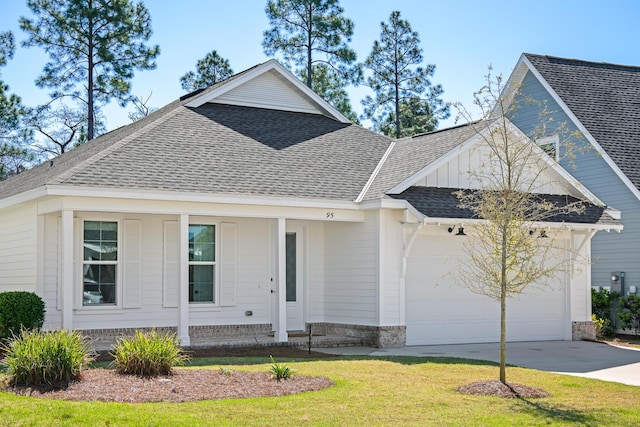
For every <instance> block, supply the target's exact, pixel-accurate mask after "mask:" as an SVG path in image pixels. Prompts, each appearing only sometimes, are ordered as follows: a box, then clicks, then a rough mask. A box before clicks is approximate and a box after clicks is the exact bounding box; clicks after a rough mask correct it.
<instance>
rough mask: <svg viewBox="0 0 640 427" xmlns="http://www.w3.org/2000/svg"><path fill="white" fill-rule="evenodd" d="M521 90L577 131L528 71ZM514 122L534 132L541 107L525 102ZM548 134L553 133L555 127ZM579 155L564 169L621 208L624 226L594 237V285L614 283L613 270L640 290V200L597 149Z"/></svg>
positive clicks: (592, 251) (559, 121) (627, 283)
mask: <svg viewBox="0 0 640 427" xmlns="http://www.w3.org/2000/svg"><path fill="white" fill-rule="evenodd" d="M521 90H522V92H523V94H524V95H525V96H530V97H531V98H533V99H535V100H539V101H542V102H545V103H546V105H547V110H548V111H550V112H553V113H552V114H551V117H552V118H553V123H557V124H559V123H566V124H567V126H568V129H567V130H568V131H569V132H573V131H577V130H578V129H577V127H576V126H575V125H574V123H573V122H572V121H571V120H570V118H569V117H568V116H567V115H566V114H565V113H564V112H563V111H562V110H561V108H560V106H559V105H558V104H557V103H556V102H555V100H554V99H553V98H552V97H551V95H549V93H548V92H547V91H546V89H545V88H544V87H543V86H542V84H540V82H539V81H538V80H537V79H536V78H535V77H534V76H533V75H532V74H531V73H529V72H528V73H527V75H526V76H525V78H524V80H523V84H522V88H521ZM513 122H514V124H515V125H516V126H518V127H519V128H520V129H521V130H522V131H523V132H525V133H527V134H528V133H530V132H532V130H533V129H534V128H535V126H536V125H537V124H539V122H540V118H539V110H538V108H537V107H536V106H535V104H532V103H527V104H525V105H523V106H522V107H521V108H520V110H519V111H518V115H517V117H514V118H513ZM548 133H549V134H553V130H552V131H550V132H548ZM578 144H581V145H582V146H585V145H586V144H589V142H588V141H587V140H586V138H583V139H582V140H580V141H578ZM589 145H590V144H589ZM576 154H577V157H576V159H575V161H574V163H575V167H573V166H572V165H568V164H566V162H563V166H564V167H565V169H566V170H567V171H568V172H569V173H570V174H572V175H573V176H574V177H576V178H577V179H578V180H579V181H580V182H581V183H582V184H583V185H584V186H585V187H587V188H588V189H589V190H590V191H591V192H592V193H594V194H595V195H596V197H598V198H599V199H600V200H602V201H603V202H604V203H605V204H606V205H607V206H611V207H613V208H615V209H618V210H620V212H621V213H622V218H621V222H622V224H623V225H624V230H622V232H620V233H618V232H610V233H608V232H604V231H599V232H598V233H596V235H595V236H594V237H593V239H592V242H591V261H592V265H591V285H592V286H608V285H610V284H611V279H610V278H611V273H612V272H615V271H623V272H625V285H626V287H627V289H628V286H629V285H635V286H636V287H638V288H639V289H640V201H639V200H638V199H637V198H636V197H635V196H634V195H633V193H631V191H630V190H629V189H628V188H627V186H626V185H625V184H624V183H623V182H622V181H621V180H620V177H618V176H617V175H616V173H615V172H614V171H613V170H612V169H611V168H610V167H609V165H608V164H607V163H606V162H605V160H604V159H603V158H602V156H601V155H599V154H598V153H597V152H596V151H595V149H589V150H587V151H585V152H583V153H576Z"/></svg>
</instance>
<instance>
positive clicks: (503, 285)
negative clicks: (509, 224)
mask: <svg viewBox="0 0 640 427" xmlns="http://www.w3.org/2000/svg"><path fill="white" fill-rule="evenodd" d="M501 255H502V257H501V258H502V259H501V261H502V269H501V272H500V276H501V277H500V382H501V383H502V384H506V383H507V230H505V229H503V230H502V254H501Z"/></svg>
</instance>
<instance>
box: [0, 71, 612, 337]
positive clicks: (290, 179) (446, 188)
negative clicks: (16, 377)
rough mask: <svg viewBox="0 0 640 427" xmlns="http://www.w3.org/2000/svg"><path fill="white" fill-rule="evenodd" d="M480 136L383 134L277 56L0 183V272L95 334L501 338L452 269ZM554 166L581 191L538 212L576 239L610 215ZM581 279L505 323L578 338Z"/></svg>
mask: <svg viewBox="0 0 640 427" xmlns="http://www.w3.org/2000/svg"><path fill="white" fill-rule="evenodd" d="M513 132H514V133H515V134H518V135H519V137H520V138H521V140H522V141H523V143H527V142H528V141H527V140H526V138H524V136H523V135H522V134H521V133H520V132H519V131H518V130H517V129H516V128H515V127H513ZM480 141H481V138H479V136H478V135H477V134H476V133H475V132H473V131H472V130H471V128H470V126H460V127H456V128H452V129H449V130H445V131H439V132H434V133H430V134H425V135H420V136H417V137H414V138H406V139H402V140H398V141H392V140H390V139H388V138H386V137H384V136H382V135H379V134H376V133H373V132H371V131H368V130H366V129H363V128H361V127H359V126H356V125H354V124H352V123H350V122H349V121H348V120H347V119H346V118H345V117H344V116H342V115H341V114H340V113H339V112H338V111H337V110H336V109H334V108H333V107H332V106H330V105H329V104H328V103H326V102H325V101H323V100H322V99H321V98H320V97H318V96H317V95H316V94H314V93H313V92H312V91H310V90H309V89H308V88H307V87H306V86H304V84H302V83H301V82H300V81H299V80H298V79H297V78H296V77H295V76H294V75H293V74H291V73H290V72H289V71H287V70H286V69H285V68H284V67H282V66H281V65H280V64H278V63H277V62H276V61H273V60H271V61H268V62H266V63H263V64H260V65H258V66H256V67H253V68H251V69H249V70H247V71H245V72H243V73H240V74H238V75H236V76H234V77H232V78H230V79H228V80H225V81H224V82H221V83H218V84H216V85H214V86H212V87H210V88H208V89H205V90H203V91H200V92H195V93H193V94H189V95H186V96H185V97H183V98H182V99H180V100H177V101H175V102H173V103H171V104H169V105H167V106H166V107H164V108H162V109H160V110H158V111H156V112H154V113H152V114H150V115H149V116H147V117H145V118H143V119H141V120H139V121H137V122H135V123H133V124H130V125H128V126H125V127H122V128H119V129H116V130H114V131H112V132H110V133H108V134H105V135H103V136H101V137H99V138H96V139H95V140H93V141H90V142H88V143H86V144H83V145H81V146H78V147H76V148H74V149H73V150H71V151H69V152H68V153H65V154H63V155H61V156H59V157H57V158H55V159H53V160H51V161H49V162H46V163H43V164H41V165H39V166H37V167H35V168H33V169H31V170H28V171H26V172H24V173H21V174H19V175H16V176H14V177H12V178H10V179H8V180H7V181H5V182H2V183H0V291H6V290H14V289H24V290H31V291H35V292H37V293H38V294H39V295H41V296H42V297H43V298H44V300H45V303H46V310H47V313H46V322H45V327H46V328H50V329H51V328H72V329H78V330H82V331H84V332H85V333H86V334H87V335H89V336H93V337H101V336H113V335H118V334H124V333H129V332H131V331H132V330H134V329H136V328H152V327H158V328H159V327H162V328H171V329H173V330H175V331H176V332H177V335H178V337H179V339H180V341H181V344H182V345H185V346H188V345H190V343H191V339H192V338H193V337H202V336H207V335H215V334H218V333H225V334H228V333H233V334H236V335H238V336H252V335H257V334H268V333H270V332H273V334H274V340H275V341H278V342H286V341H287V340H288V333H289V332H290V331H301V330H305V329H306V328H307V327H308V326H309V325H313V330H314V332H316V333H325V334H344V335H345V336H347V335H348V336H352V337H359V338H361V339H362V343H366V344H369V345H376V346H381V347H384V346H403V345H406V344H437V343H453V342H488V341H497V340H498V339H499V309H498V304H497V303H495V302H494V301H491V300H489V299H487V298H483V297H479V296H477V295H475V294H472V293H471V292H470V291H468V290H467V289H464V288H460V287H457V286H454V285H453V282H452V279H451V277H446V275H447V273H450V272H451V270H452V269H454V268H455V265H456V262H458V261H463V260H462V258H461V257H462V255H461V253H460V247H461V242H462V241H463V240H464V239H465V238H466V237H464V236H458V235H457V234H458V231H459V230H460V228H459V227H473V224H474V221H478V220H477V219H473V218H470V215H469V213H468V212H466V211H464V210H462V209H459V208H458V207H457V205H458V202H457V199H456V198H455V196H454V195H453V193H454V192H455V191H456V189H458V188H475V187H474V185H473V183H472V181H471V180H470V179H469V170H471V169H474V168H478V167H480V165H481V164H482V147H481V143H480ZM548 178H549V182H548V184H547V185H546V186H545V187H544V192H545V193H549V194H550V196H548V197H557V195H570V196H573V197H578V198H581V199H588V200H590V201H591V202H593V203H592V204H590V205H589V208H588V209H587V213H586V214H585V215H581V216H579V217H571V218H564V221H565V222H564V223H561V222H558V221H560V220H561V219H557V220H556V221H555V222H553V221H552V222H549V223H548V224H546V225H545V227H546V228H547V229H548V230H550V232H554V233H555V232H557V233H562V234H561V236H562V238H563V239H565V241H566V243H567V245H572V247H574V248H575V249H576V250H577V251H578V252H579V254H580V255H581V256H582V258H585V257H588V255H589V251H590V249H589V248H590V245H589V243H590V239H591V236H592V235H593V233H594V232H595V231H597V230H610V229H620V228H621V225H620V224H619V223H618V222H617V221H616V220H614V219H612V218H611V216H610V215H609V214H608V213H607V210H606V208H605V207H603V205H602V204H601V203H600V202H599V201H598V200H597V199H596V198H595V197H593V196H592V195H591V194H590V193H589V192H588V191H587V190H586V189H585V188H583V187H582V186H581V185H579V184H576V183H572V182H571V178H570V176H569V175H568V174H567V173H566V172H564V171H563V170H562V169H560V168H554V169H553V171H552V173H550V175H549V176H548ZM554 194H555V195H556V196H553V195H554ZM566 198H567V197H566V196H564V199H566ZM571 200H573V199H571ZM567 226H570V228H567ZM467 229H468V228H467ZM580 259H581V258H580V257H577V258H576V262H577V263H578V264H579V263H580ZM589 284H590V279H589V272H588V269H587V268H583V269H579V268H576V269H575V271H572V272H571V274H564V275H562V278H561V279H559V280H556V281H554V282H553V283H552V284H551V286H550V287H549V289H548V290H547V291H545V292H537V293H536V292H531V293H527V294H524V295H522V296H521V297H520V298H518V299H516V300H514V301H513V303H511V302H510V310H509V322H510V323H509V325H510V326H509V331H508V339H510V340H535V339H571V338H572V337H574V338H580V336H581V333H582V332H581V330H580V326H581V325H586V324H589V322H588V321H589V319H590V318H589V316H590V305H589V301H590V294H589ZM572 326H573V328H574V330H572Z"/></svg>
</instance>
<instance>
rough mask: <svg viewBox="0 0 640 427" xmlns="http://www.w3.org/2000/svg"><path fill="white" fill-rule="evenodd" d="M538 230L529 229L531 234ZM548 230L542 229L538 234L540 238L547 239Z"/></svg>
mask: <svg viewBox="0 0 640 427" xmlns="http://www.w3.org/2000/svg"><path fill="white" fill-rule="evenodd" d="M536 231H537V230H536V229H535V228H534V229H533V230H529V236H533V235H534V234H535V232H536ZM547 237H549V236H547V232H546V231H545V230H540V234H538V239H546V238H547Z"/></svg>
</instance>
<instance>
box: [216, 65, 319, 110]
mask: <svg viewBox="0 0 640 427" xmlns="http://www.w3.org/2000/svg"><path fill="white" fill-rule="evenodd" d="M214 102H217V103H221V104H232V105H248V106H251V107H261V108H271V109H283V110H291V111H301V112H306V113H315V114H318V113H320V110H319V109H318V108H317V107H316V106H315V104H313V103H311V102H309V101H308V100H306V99H305V98H304V97H302V96H300V92H299V91H297V90H296V89H294V88H293V87H292V86H291V84H290V83H289V82H287V81H286V80H285V79H283V78H282V77H281V76H279V75H278V74H277V73H275V72H273V71H272V72H269V73H265V74H262V75H261V76H259V77H256V78H255V79H253V80H251V81H249V82H246V83H245V84H243V85H242V86H239V87H237V88H235V89H232V90H230V91H229V92H227V93H225V94H223V95H221V96H219V97H218V98H216V100H215V101H214Z"/></svg>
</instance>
